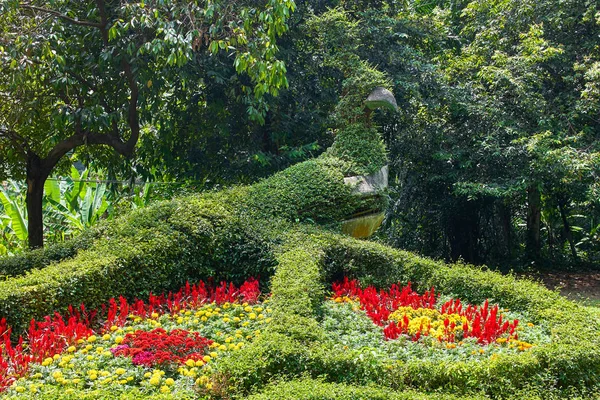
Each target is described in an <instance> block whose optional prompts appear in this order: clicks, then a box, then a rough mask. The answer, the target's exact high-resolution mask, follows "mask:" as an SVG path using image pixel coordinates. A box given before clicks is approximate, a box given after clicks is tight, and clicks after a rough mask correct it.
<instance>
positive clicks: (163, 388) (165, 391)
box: [160, 385, 171, 393]
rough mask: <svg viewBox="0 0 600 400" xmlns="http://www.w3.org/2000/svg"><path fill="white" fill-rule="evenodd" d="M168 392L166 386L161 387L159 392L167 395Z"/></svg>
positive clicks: (168, 389)
mask: <svg viewBox="0 0 600 400" xmlns="http://www.w3.org/2000/svg"><path fill="white" fill-rule="evenodd" d="M170 391H171V389H170V388H169V387H168V386H166V385H163V386H161V388H160V392H161V393H169V392H170Z"/></svg>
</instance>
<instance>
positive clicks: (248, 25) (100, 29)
mask: <svg viewBox="0 0 600 400" xmlns="http://www.w3.org/2000/svg"><path fill="white" fill-rule="evenodd" d="M293 9H294V3H293V1H291V0H268V1H265V2H260V3H258V4H257V3H256V2H253V1H237V2H229V1H217V2H210V1H206V2H178V1H148V2H138V3H129V2H113V1H105V0H96V1H93V2H79V1H72V0H71V1H68V0H63V1H53V2H47V1H31V2H20V1H6V0H5V1H2V2H0V12H1V13H2V20H1V21H0V33H1V36H0V71H1V74H0V148H1V149H2V150H3V151H2V152H1V153H0V178H3V177H8V176H10V177H24V176H26V177H27V180H28V184H29V186H32V185H33V184H34V183H33V182H35V181H40V182H41V184H40V182H37V183H36V187H37V188H38V189H37V191H40V190H41V189H40V188H41V187H43V181H44V180H45V179H46V178H47V177H48V175H49V174H50V173H51V172H52V171H53V170H54V168H55V167H56V166H59V167H60V168H61V169H62V170H64V169H65V168H68V161H67V160H66V159H64V158H63V157H64V156H65V155H67V154H70V155H72V154H73V152H74V154H75V155H80V156H83V157H90V156H94V157H96V158H99V159H100V160H101V161H103V162H107V161H110V160H112V159H113V158H111V157H110V156H108V155H107V152H106V150H105V149H96V150H93V149H90V148H88V146H87V145H104V146H108V148H112V149H113V150H114V152H116V153H117V154H120V155H123V156H126V157H130V156H131V155H132V154H133V152H134V150H135V147H136V144H137V143H138V140H139V138H140V136H141V135H142V134H143V133H142V131H143V128H144V126H147V125H151V124H153V122H155V119H156V116H157V111H158V110H160V109H161V105H162V104H163V103H164V102H165V101H167V99H168V98H169V97H170V96H171V95H172V93H173V91H174V90H175V89H176V88H177V87H179V86H185V85H186V84H188V82H187V81H186V79H185V77H184V76H180V69H181V67H182V66H183V65H185V64H188V63H192V64H194V63H200V62H201V58H200V57H198V55H199V54H201V53H204V54H209V55H211V56H214V57H216V56H217V55H218V54H219V53H224V54H225V55H226V56H227V57H228V58H229V59H230V60H231V61H230V62H231V63H232V64H233V65H235V69H236V72H237V73H238V74H239V75H241V78H240V82H241V83H240V93H241V94H240V96H242V97H243V98H244V99H245V101H246V102H247V104H248V112H249V114H250V117H252V118H253V119H255V120H257V121H259V122H262V121H264V113H265V112H266V105H265V104H266V103H265V102H264V96H265V95H267V94H270V95H277V94H278V91H279V89H280V88H282V87H286V86H287V81H286V78H285V72H286V70H285V66H284V64H283V62H281V61H280V60H278V59H277V58H276V53H277V50H278V49H277V46H276V44H275V42H276V39H277V37H278V36H279V35H281V34H282V33H283V32H284V31H285V30H286V20H287V18H288V17H289V16H290V13H291V12H292V11H293ZM196 66H197V67H198V68H199V69H200V70H201V69H202V65H196ZM154 139H155V140H158V139H159V138H154ZM80 146H83V148H79V147H80ZM78 148H79V149H78ZM29 193H35V197H36V198H39V197H40V195H39V193H36V190H34V189H32V188H31V187H30V188H29ZM33 197H34V196H33V195H32V198H33ZM28 202H29V199H28ZM29 215H30V217H31V216H32V215H33V214H32V213H31V212H30V213H29ZM34 219H38V220H40V219H39V216H35V218H34ZM36 231H39V229H37V230H36ZM34 236H35V235H34ZM30 237H31V236H30ZM40 244H41V243H40V242H38V243H37V244H36V245H40Z"/></svg>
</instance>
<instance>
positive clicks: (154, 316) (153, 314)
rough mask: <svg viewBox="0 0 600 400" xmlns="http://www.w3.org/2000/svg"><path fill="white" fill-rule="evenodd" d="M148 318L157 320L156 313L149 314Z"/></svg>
mask: <svg viewBox="0 0 600 400" xmlns="http://www.w3.org/2000/svg"><path fill="white" fill-rule="evenodd" d="M150 317H151V318H154V319H156V318H158V313H155V312H153V313H152V314H150Z"/></svg>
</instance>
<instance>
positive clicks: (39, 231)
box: [26, 154, 48, 249]
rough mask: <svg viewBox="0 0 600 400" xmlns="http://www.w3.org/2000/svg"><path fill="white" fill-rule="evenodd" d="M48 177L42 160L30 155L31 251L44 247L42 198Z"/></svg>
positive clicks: (28, 198) (28, 170) (29, 214)
mask: <svg viewBox="0 0 600 400" xmlns="http://www.w3.org/2000/svg"><path fill="white" fill-rule="evenodd" d="M47 177H48V174H47V173H46V172H45V171H44V170H43V168H42V162H41V160H40V158H39V157H38V156H37V155H35V154H29V155H28V159H27V197H26V203H27V230H28V235H29V248H30V249H35V248H38V247H43V246H44V220H43V212H42V198H43V196H44V182H46V178H47Z"/></svg>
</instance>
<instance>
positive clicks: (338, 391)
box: [247, 379, 485, 400]
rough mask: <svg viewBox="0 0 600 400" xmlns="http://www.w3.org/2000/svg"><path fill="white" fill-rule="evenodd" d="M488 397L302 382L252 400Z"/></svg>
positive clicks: (250, 399)
mask: <svg viewBox="0 0 600 400" xmlns="http://www.w3.org/2000/svg"><path fill="white" fill-rule="evenodd" d="M483 398H485V397H470V396H469V397H464V396H461V397H456V396H452V395H446V394H425V393H419V392H414V391H406V392H401V393H398V392H393V391H390V390H386V389H383V388H380V387H377V386H351V385H344V384H335V383H326V382H322V381H319V380H313V379H302V380H296V381H292V382H282V383H279V384H274V385H270V386H269V387H267V389H266V390H264V391H263V392H262V393H260V394H256V395H253V396H249V397H247V399H248V400H278V399H281V400H284V399H285V400H288V399H295V400H365V399H369V400H453V399H456V400H458V399H464V400H469V399H473V400H475V399H483Z"/></svg>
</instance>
